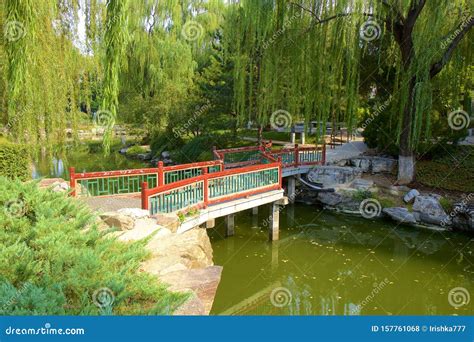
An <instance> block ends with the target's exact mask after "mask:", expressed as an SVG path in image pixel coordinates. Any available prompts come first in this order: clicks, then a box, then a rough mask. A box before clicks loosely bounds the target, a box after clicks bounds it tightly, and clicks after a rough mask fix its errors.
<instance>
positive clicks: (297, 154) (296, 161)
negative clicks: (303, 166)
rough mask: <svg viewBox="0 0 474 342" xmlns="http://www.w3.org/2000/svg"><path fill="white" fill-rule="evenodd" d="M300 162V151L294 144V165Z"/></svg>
mask: <svg viewBox="0 0 474 342" xmlns="http://www.w3.org/2000/svg"><path fill="white" fill-rule="evenodd" d="M299 163H300V151H299V149H298V144H295V167H298V164H299Z"/></svg>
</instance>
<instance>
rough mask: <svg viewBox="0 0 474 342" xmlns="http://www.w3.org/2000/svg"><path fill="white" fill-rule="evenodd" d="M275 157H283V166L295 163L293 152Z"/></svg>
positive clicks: (277, 154)
mask: <svg viewBox="0 0 474 342" xmlns="http://www.w3.org/2000/svg"><path fill="white" fill-rule="evenodd" d="M273 157H274V158H275V159H278V157H281V161H282V163H283V164H293V163H294V162H295V153H294V152H293V151H290V152H282V153H276V154H274V155H273Z"/></svg>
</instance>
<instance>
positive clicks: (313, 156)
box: [299, 151, 322, 163]
mask: <svg viewBox="0 0 474 342" xmlns="http://www.w3.org/2000/svg"><path fill="white" fill-rule="evenodd" d="M321 157H322V153H321V151H300V152H299V161H300V163H313V162H318V161H321Z"/></svg>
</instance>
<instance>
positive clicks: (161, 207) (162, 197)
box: [149, 182, 204, 214]
mask: <svg viewBox="0 0 474 342" xmlns="http://www.w3.org/2000/svg"><path fill="white" fill-rule="evenodd" d="M203 201H204V183H203V182H199V183H196V184H191V185H187V186H184V187H182V188H179V189H176V190H172V191H170V192H167V193H165V194H157V195H155V196H152V197H150V203H149V205H150V206H149V208H150V211H151V213H152V214H156V213H171V212H174V211H177V210H181V209H184V208H186V207H189V206H192V205H195V204H198V203H200V202H203Z"/></svg>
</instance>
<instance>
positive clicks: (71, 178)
mask: <svg viewBox="0 0 474 342" xmlns="http://www.w3.org/2000/svg"><path fill="white" fill-rule="evenodd" d="M75 177H76V169H75V168H74V167H72V166H71V167H70V168H69V186H70V188H71V189H72V191H71V196H72V197H76V178H75Z"/></svg>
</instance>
